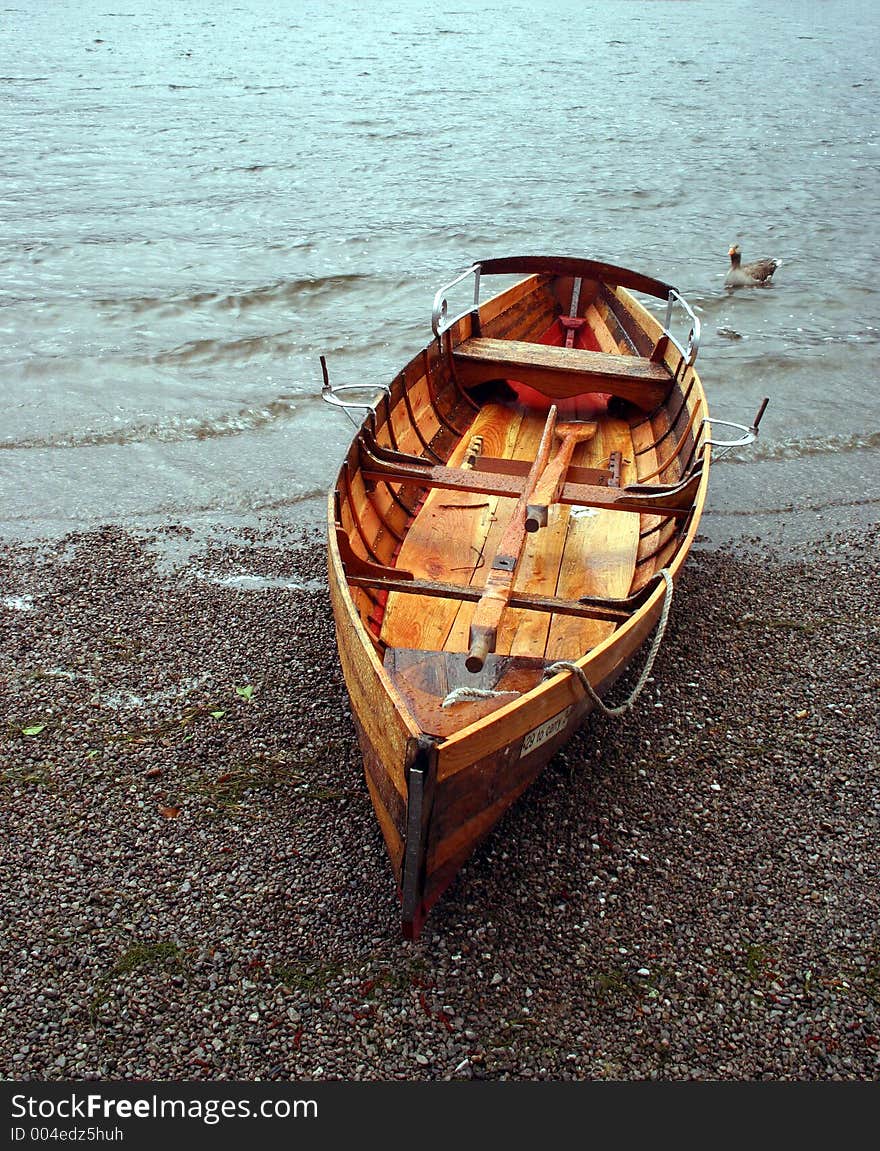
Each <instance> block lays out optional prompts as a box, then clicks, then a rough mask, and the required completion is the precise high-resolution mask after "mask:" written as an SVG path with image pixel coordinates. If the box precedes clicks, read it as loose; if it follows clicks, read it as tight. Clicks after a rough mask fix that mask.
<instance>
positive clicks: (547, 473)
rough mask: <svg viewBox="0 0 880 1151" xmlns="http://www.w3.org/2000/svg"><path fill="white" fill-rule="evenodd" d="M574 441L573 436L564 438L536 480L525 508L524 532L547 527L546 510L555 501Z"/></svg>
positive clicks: (572, 450) (569, 459)
mask: <svg viewBox="0 0 880 1151" xmlns="http://www.w3.org/2000/svg"><path fill="white" fill-rule="evenodd" d="M575 444H576V440H575V439H574V437H573V436H566V438H565V439H564V440H563V441H562V447H561V448H560V449H559V452H558V454H557V456H556V459H555V460H552V461H551V462H550V463H549V464H548V465H547V467H546V468H545V469H544V474H543V475H542V476H541V478H540V479H539V480H538V483H537V485H536V486H535V490H534V492H533V493H532V498H531V500H530V501H529V504H528V507H527V508H526V531H527V532H536V531H537V530H538V528H545V527H546V526H547V508H548V507H549V506H550V504H552V503H553V501H554V500H555V499H556V495H557V490H556V489H557V488H558V487H559V482H560V480H561V479H562V477H563V476H564V475H565V473H566V472H567V471H568V465H569V464H570V463H571V457H572V454H573V452H574V449H575Z"/></svg>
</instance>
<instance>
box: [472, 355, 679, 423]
mask: <svg viewBox="0 0 880 1151" xmlns="http://www.w3.org/2000/svg"><path fill="white" fill-rule="evenodd" d="M452 356H453V359H454V361H455V368H456V373H457V375H458V378H459V380H460V381H461V383H462V384H463V385H464V386H465V387H473V386H475V385H476V384H481V383H484V382H485V381H486V380H494V379H511V380H517V381H519V382H520V383H522V384H528V385H529V386H530V387H533V388H537V389H538V390H539V391H541V392H543V393H544V394H545V395H548V396H552V397H554V398H561V397H563V396H572V395H579V394H581V393H583V392H585V391H591V392H607V393H609V394H611V395H615V396H620V397H621V398H622V399H625V400H629V401H631V402H632V403H634V404H636V405H637V406H638V407H640V408H642V409H643V410H645V411H650V410H652V409H653V408H655V407H656V406H657V405H658V404H661V403H662V402H663V400H664V399H665V398H666V395H667V393H668V392H669V389H670V387H671V386H672V382H673V381H672V377H671V376H670V374H669V370H668V368H667V367H666V365H665V364H663V363H658V362H656V361H654V360H650V359H646V358H644V357H642V356H627V355H615V354H613V353H610V352H596V351H591V350H588V349H584V348H567V347H558V346H556V345H554V344H533V343H530V342H528V341H525V340H497V339H489V338H487V337H482V336H477V337H473V338H471V339H469V340H464V341H462V343H460V344H458V345H457V346H456V347H455V348H453V352H452Z"/></svg>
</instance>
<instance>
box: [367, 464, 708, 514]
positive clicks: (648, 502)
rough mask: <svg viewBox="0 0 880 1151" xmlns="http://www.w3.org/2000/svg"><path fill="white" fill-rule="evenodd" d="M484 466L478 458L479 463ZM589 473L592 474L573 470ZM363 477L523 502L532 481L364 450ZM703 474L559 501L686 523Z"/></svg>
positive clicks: (562, 496)
mask: <svg viewBox="0 0 880 1151" xmlns="http://www.w3.org/2000/svg"><path fill="white" fill-rule="evenodd" d="M477 462H478V463H480V462H481V461H480V460H479V459H478V461H477ZM575 470H586V469H572V471H575ZM361 474H362V475H363V477H364V478H365V479H367V480H374V481H378V480H390V481H392V482H402V483H403V482H413V483H418V484H421V485H423V486H424V487H433V488H448V489H449V490H451V491H466V492H472V493H474V494H480V495H495V496H507V497H510V498H512V499H519V498H520V496H521V495H522V493H523V489H524V486H525V483H526V481H527V477H523V476H522V475H516V474H514V475H510V474H507V473H504V472H486V471H483V470H482V468H480V467H476V468H449V467H444V466H442V465H439V464H438V465H436V466H431V465H429V464H425V465H421V466H418V467H416V466H415V465H408V464H393V463H386V462H385V461H384V460H379V459H376V458H372V459H371V458H370V456H369V453H368V452H367V451H366V450H362V458H361ZM699 480H700V477H699V474H698V473H695V474H694V475H693V476H691V477H690V478H689V479H687V480H685V481H683V482H682V483H679V484H656V485H652V484H641V485H633V486H630V487H623V488H612V487H604V486H602V485H598V484H585V483H574V482H572V481H571V480H568V481H567V482H566V483H565V484H564V485H563V487H562V490H561V491H560V493H559V497H558V502H559V503H561V504H573V505H578V506H580V507H588V508H589V507H592V508H610V509H612V510H614V511H622V512H638V513H642V512H647V513H650V514H654V515H665V516H673V517H674V518H676V519H683V518H684V517H686V516H687V515H689V513H690V511H691V508H692V507H693V503H694V500H695V499H696V494H697V487H698V486H699Z"/></svg>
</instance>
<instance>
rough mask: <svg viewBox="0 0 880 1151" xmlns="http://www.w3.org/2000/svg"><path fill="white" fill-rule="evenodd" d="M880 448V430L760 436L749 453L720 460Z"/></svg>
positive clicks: (800, 456) (768, 459)
mask: <svg viewBox="0 0 880 1151" xmlns="http://www.w3.org/2000/svg"><path fill="white" fill-rule="evenodd" d="M877 448H880V432H855V433H854V434H853V435H851V436H812V437H809V438H806V439H802V440H794V439H791V440H777V441H772V442H771V441H767V440H758V441H757V443H754V444H752V445H751V446H750V447H749V449H748V455H743V456H740V455H735V454H731V455H729V456H725V457H724V459H723V460H719V463H721V462H723V463H731V464H746V463H752V462H754V461H760V462H783V461H785V460H801V459H806V458H809V457H810V456H840V455H846V454H847V453H849V452H864V451H875V450H876V449H877Z"/></svg>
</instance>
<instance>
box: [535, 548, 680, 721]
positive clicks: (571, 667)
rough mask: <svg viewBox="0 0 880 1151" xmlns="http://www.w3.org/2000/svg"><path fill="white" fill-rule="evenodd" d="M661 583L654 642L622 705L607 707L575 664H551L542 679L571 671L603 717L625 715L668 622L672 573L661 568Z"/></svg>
mask: <svg viewBox="0 0 880 1151" xmlns="http://www.w3.org/2000/svg"><path fill="white" fill-rule="evenodd" d="M659 574H660V575H661V576H662V577H663V581H664V583H665V584H666V595H665V597H664V599H663V610H662V612H661V613H660V620H659V622H658V624H657V630H656V631H655V633H654V642H653V643H652V645H651V650H650V652H649V653H648V658H647V660H646V662H645V666H644V667H643V668H642V674H641V675H640V676H639V679H638V682H637V683H636V686H635V687H634V688H633V690H632V691H631V692H630V694H629V696H628V697H627V699H625V700H624V701H623V703H621V704H618V705H617V707H609V706H608V704H606V703H605V702H603V700H601V699H600V698H599V696H598V695H597V694H596V691H595V689H594V687H593V685H592V684H591V683H590V681H589V680H588V679H587V674H586V672H585V671H584V670H583V668H581V667H578V665H577V664H576V663H572V662H571V661H570V660H567V659H562V660H559V662H558V663H554V664H551V665H550V667H548V668H546V669H545V671H544V678H545V679H549V678H550V676H553V675H556V674H557V673H558V672H561V671H571V672H574V674H575V675H576V676H577V677H578V679H579V680H580V681H581V684H582V686H583V689H584V691H585V692H586V693H587V695H588V696H589V698H590V699H591V700H592V701H593V703H594V704H595V706H596V707H597V708H598V709H599V711H601V712H602V713H603V715H610V716H618V715H625V714H626V712H628V711H629V710H630V708H632V707H633V706H634V705H635V702H636V700H637V699H638V698H639V696H640V695H641V694H642V690H643V688H644V686H645V684H646V683H647V682H648V676H649V675H650V674H651V669H652V668H653V666H654V660H655V659H656V658H657V652H658V651H659V650H660V644H661V643H662V642H663V633H664V632H665V631H666V625H667V623H668V622H669V609H670V608H671V607H672V592H673V586H672V573H671V572H670V571H669V569H668V568H663V569H662V570H661V571H660V573H659Z"/></svg>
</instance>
